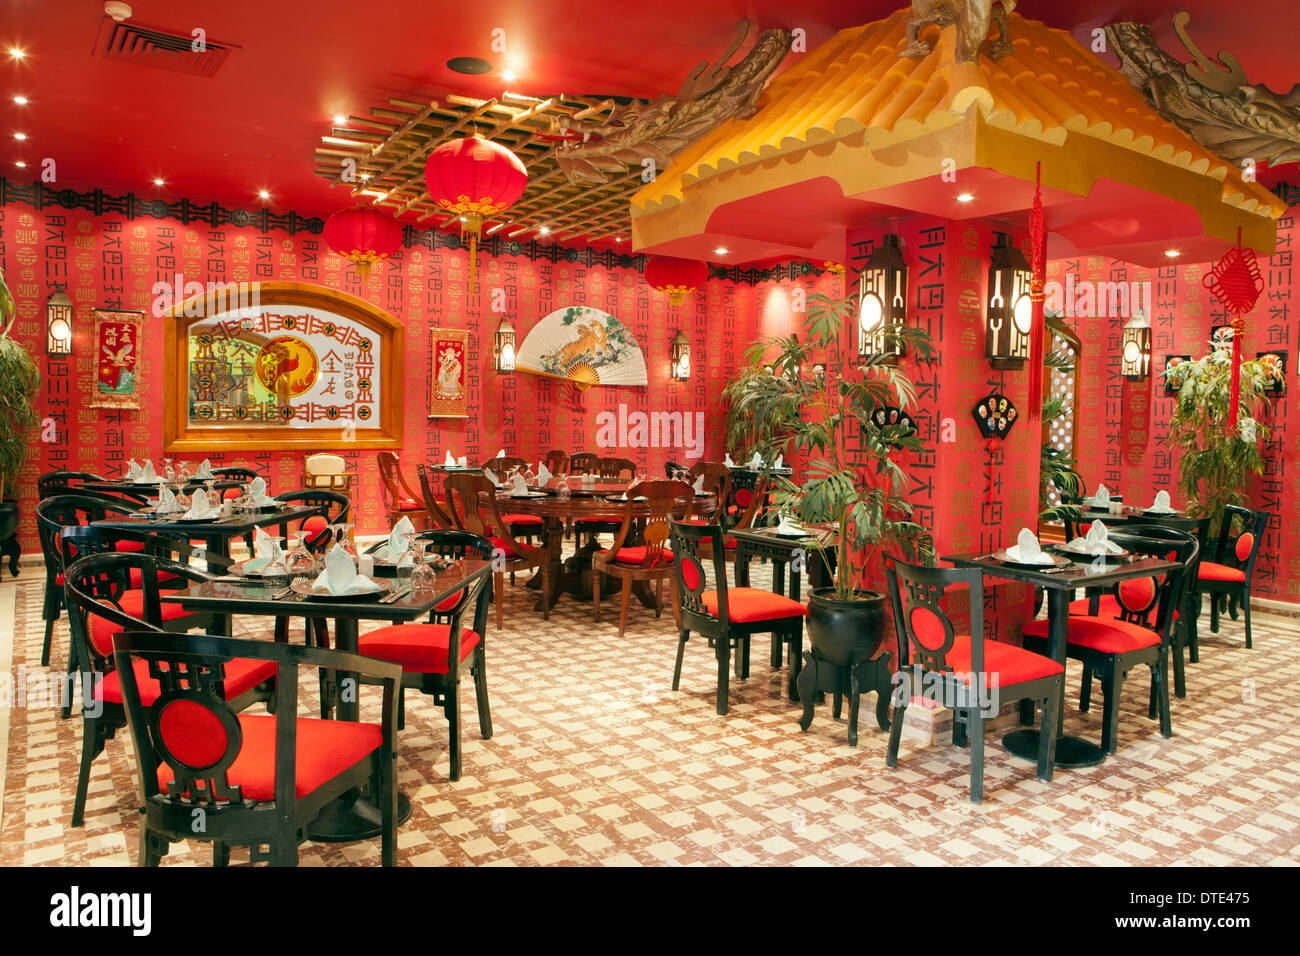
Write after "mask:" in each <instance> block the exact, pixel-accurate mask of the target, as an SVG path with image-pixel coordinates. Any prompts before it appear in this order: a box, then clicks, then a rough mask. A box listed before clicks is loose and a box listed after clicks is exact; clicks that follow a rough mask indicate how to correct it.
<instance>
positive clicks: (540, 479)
mask: <svg viewBox="0 0 1300 956" xmlns="http://www.w3.org/2000/svg"><path fill="white" fill-rule="evenodd" d="M550 480H551V470H550V469H549V468H547V467H546V462H544V461H539V462H538V463H537V483H538V484H539V485H544V484H546V483H547V482H548V481H550Z"/></svg>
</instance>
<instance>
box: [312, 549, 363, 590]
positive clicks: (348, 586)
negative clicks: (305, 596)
mask: <svg viewBox="0 0 1300 956" xmlns="http://www.w3.org/2000/svg"><path fill="white" fill-rule="evenodd" d="M312 588H313V589H315V590H320V591H329V593H330V594H361V593H364V592H366V591H378V590H379V585H378V584H376V583H375V582H374V581H372V580H370V578H368V577H366V576H365V575H362V574H357V565H356V562H355V561H353V560H352V555H350V554H348V553H347V552H346V551H344V550H343V546H342V545H339V544H336V545H334V547H332V548H330V550H329V553H328V554H326V555H325V570H324V571H322V572H321V573H320V575H319V576H318V577H317V578H316V580H315V581H313V582H312Z"/></svg>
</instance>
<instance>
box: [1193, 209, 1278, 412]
mask: <svg viewBox="0 0 1300 956" xmlns="http://www.w3.org/2000/svg"><path fill="white" fill-rule="evenodd" d="M1201 281H1202V282H1203V283H1204V285H1205V287H1206V288H1207V289H1209V290H1210V295H1212V296H1214V299H1215V301H1216V302H1218V303H1219V304H1220V305H1221V306H1223V308H1224V311H1226V312H1227V313H1228V314H1229V315H1231V316H1232V317H1233V318H1232V381H1231V384H1230V385H1229V386H1228V427H1229V428H1230V429H1235V428H1236V427H1237V399H1238V397H1239V396H1240V395H1241V340H1242V339H1243V338H1244V337H1245V332H1246V319H1245V318H1244V316H1245V315H1246V313H1247V312H1249V311H1250V310H1251V309H1253V308H1254V307H1255V302H1256V301H1257V300H1258V299H1259V294H1260V293H1261V292H1263V291H1264V277H1263V276H1262V275H1260V272H1259V262H1258V261H1257V260H1256V259H1255V251H1254V250H1253V249H1243V248H1242V245H1241V230H1240V229H1238V230H1237V248H1236V249H1229V250H1228V252H1227V254H1225V255H1224V256H1223V258H1222V259H1220V260H1219V261H1218V262H1216V263H1215V264H1214V268H1212V269H1211V270H1210V271H1209V272H1207V273H1206V274H1205V278H1204V279H1203V280H1201Z"/></svg>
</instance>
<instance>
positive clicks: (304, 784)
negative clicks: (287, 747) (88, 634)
mask: <svg viewBox="0 0 1300 956" xmlns="http://www.w3.org/2000/svg"><path fill="white" fill-rule="evenodd" d="M177 703H178V704H179V703H187V702H185V701H178V702H177ZM174 706H176V705H175V704H173V705H171V706H170V707H168V708H167V709H166V710H164V711H163V716H166V715H167V713H168V711H170V710H171V709H172V707H174ZM189 710H191V711H193V715H191V714H190V713H185V714H184V715H178V716H177V717H175V718H174V719H172V720H169V721H168V722H167V729H166V730H165V731H164V736H163V740H164V741H165V742H166V743H167V746H168V747H170V748H172V749H173V750H175V749H177V748H178V747H181V748H183V749H184V750H185V751H188V752H189V753H203V754H209V755H210V754H212V753H214V752H215V753H221V752H222V751H223V750H224V748H225V741H224V740H223V739H221V738H216V739H213V731H214V728H213V726H212V725H213V724H214V723H215V721H213V720H212V718H211V712H210V711H207V710H206V709H204V708H201V707H198V706H192V707H191V708H189ZM238 719H239V729H240V731H241V733H242V734H243V744H242V746H241V747H240V749H239V756H237V757H236V758H235V762H234V763H233V764H231V766H230V770H229V771H228V773H227V777H228V779H229V781H230V783H232V784H238V785H239V787H240V792H241V793H242V795H243V797H244V799H245V800H267V801H269V800H274V799H275V721H276V718H275V717H270V716H266V715H263V714H240V715H239V717H238ZM187 737H188V738H189V739H188V740H186V739H185V738H187ZM383 742H384V737H383V731H382V730H381V729H380V727H379V725H378V724H360V723H353V722H352V721H348V720H317V719H315V718H311V717H299V718H298V741H297V747H296V750H295V756H296V760H295V771H294V792H295V794H296V796H298V797H300V798H301V797H305V796H307V794H309V793H311V792H312V791H313V790H317V789H319V788H320V787H322V786H324V785H325V784H326V783H329V781H331V780H333V779H334V778H335V777H337V776H338V775H339V774H341V773H342V772H343V771H345V770H347V769H348V768H349V767H352V766H353V765H355V764H356V763H357V762H358V761H360V760H363V759H365V757H366V756H367V755H368V754H370V753H372V752H374V751H375V750H377V749H379V747H380V746H382V745H383ZM171 780H172V771H171V768H170V767H168V766H167V764H163V765H162V766H160V767H159V768H158V786H159V787H161V788H162V790H163V792H164V793H166V792H167V784H168V782H169V781H171Z"/></svg>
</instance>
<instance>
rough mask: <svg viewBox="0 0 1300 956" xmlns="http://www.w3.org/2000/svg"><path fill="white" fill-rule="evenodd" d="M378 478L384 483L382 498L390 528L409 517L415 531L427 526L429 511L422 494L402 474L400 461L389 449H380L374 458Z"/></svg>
mask: <svg viewBox="0 0 1300 956" xmlns="http://www.w3.org/2000/svg"><path fill="white" fill-rule="evenodd" d="M376 461H377V463H378V465H379V479H380V481H381V482H383V485H384V499H385V504H386V505H387V507H388V526H389V527H390V528H391V527H392V526H393V525H395V524H396V523H397V522H398V521H400V520H402V518H404V517H406V518H410V519H411V523H412V524H414V525H415V529H416V530H417V531H421V530H424V529H426V528H428V527H429V513H428V510H427V509H426V508H425V506H424V502H423V500H422V498H423V496H422V495H420V494H419V493H418V492H416V491H415V490H414V489H413V488H412V487H411V486H410V485H409V484H408V483H407V481H406V476H405V475H403V474H402V468H401V463H400V462H399V461H398V459H397V455H395V454H394V453H393V452H391V451H381V452H380V453H379V455H378V458H377V459H376Z"/></svg>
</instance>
